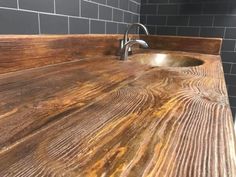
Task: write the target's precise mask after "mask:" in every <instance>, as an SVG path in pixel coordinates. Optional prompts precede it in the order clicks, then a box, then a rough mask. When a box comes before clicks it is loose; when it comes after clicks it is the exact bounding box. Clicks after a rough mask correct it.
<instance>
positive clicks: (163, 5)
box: [140, 0, 236, 117]
mask: <svg viewBox="0 0 236 177" xmlns="http://www.w3.org/2000/svg"><path fill="white" fill-rule="evenodd" d="M141 4H142V5H141V14H140V15H141V16H140V21H141V23H144V24H145V25H147V26H148V28H149V31H150V33H152V34H159V35H180V36H201V37H221V38H224V40H223V46H222V60H223V67H224V72H225V79H226V83H227V87H228V93H229V100H230V104H231V108H232V112H233V115H234V117H235V116H236V1H235V0H227V1H226V0H168V1H167V0H142V1H141Z"/></svg>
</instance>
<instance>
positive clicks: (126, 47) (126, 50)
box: [120, 40, 148, 60]
mask: <svg viewBox="0 0 236 177" xmlns="http://www.w3.org/2000/svg"><path fill="white" fill-rule="evenodd" d="M134 44H140V45H141V46H142V47H144V48H148V44H147V43H146V42H145V41H143V40H131V41H128V42H127V43H126V44H125V45H124V47H123V48H122V50H121V56H120V59H121V60H127V59H128V54H129V48H130V47H132V46H133V45H134Z"/></svg>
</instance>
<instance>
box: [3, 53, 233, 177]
mask: <svg viewBox="0 0 236 177" xmlns="http://www.w3.org/2000/svg"><path fill="white" fill-rule="evenodd" d="M150 52H153V50H150ZM156 52H157V51H156ZM159 52H163V51H159ZM164 53H165V52H164ZM169 53H174V54H181V55H186V56H190V57H191V56H192V57H196V58H199V59H202V60H204V61H205V63H204V64H203V65H201V66H198V67H189V68H165V69H162V68H158V67H156V68H151V67H149V66H145V65H140V64H138V63H136V62H134V61H132V60H131V59H130V60H128V61H119V60H117V59H118V57H115V56H113V57H112V56H97V57H87V58H86V59H83V60H79V59H78V60H73V61H69V62H64V63H59V64H55V65H50V66H44V67H38V68H34V69H27V70H22V71H16V72H11V73H5V74H1V75H0V93H1V97H0V103H1V109H0V130H1V136H0V148H1V149H0V176H27V177H29V176H33V177H35V176H81V177H87V176H88V177H94V176H97V177H107V176H130V177H138V176H143V177H144V176H145V177H147V176H148V177H154V176H158V177H164V176H170V177H172V176H173V177H174V176H178V177H187V176H188V177H200V176H202V177H208V176H209V177H210V176H211V177H218V176H222V177H223V176H227V177H234V176H236V144H235V135H234V131H233V123H232V115H231V111H230V107H229V103H228V98H227V92H226V87H225V81H224V75H223V70H222V66H221V62H220V57H219V56H217V55H208V54H197V53H185V52H169Z"/></svg>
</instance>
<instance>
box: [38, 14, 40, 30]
mask: <svg viewBox="0 0 236 177" xmlns="http://www.w3.org/2000/svg"><path fill="white" fill-rule="evenodd" d="M38 27H39V34H41V23H40V14H39V13H38Z"/></svg>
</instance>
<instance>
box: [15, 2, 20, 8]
mask: <svg viewBox="0 0 236 177" xmlns="http://www.w3.org/2000/svg"><path fill="white" fill-rule="evenodd" d="M16 2H17V9H19V8H20V5H19V0H17V1H16Z"/></svg>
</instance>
